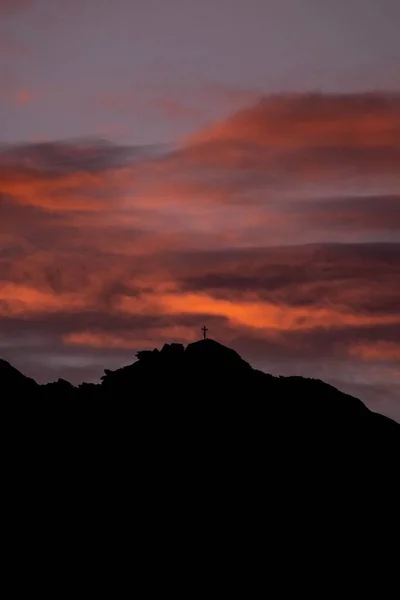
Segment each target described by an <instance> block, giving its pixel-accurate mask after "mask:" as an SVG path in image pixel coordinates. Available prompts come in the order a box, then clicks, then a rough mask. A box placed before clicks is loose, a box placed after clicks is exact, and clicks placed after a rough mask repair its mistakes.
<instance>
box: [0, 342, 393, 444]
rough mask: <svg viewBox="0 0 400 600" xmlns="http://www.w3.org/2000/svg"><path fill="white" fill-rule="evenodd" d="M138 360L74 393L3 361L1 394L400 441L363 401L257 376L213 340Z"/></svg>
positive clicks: (307, 382)
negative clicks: (38, 380) (40, 382)
mask: <svg viewBox="0 0 400 600" xmlns="http://www.w3.org/2000/svg"><path fill="white" fill-rule="evenodd" d="M137 359H138V360H136V361H135V362H134V363H133V364H131V365H129V366H126V367H123V368H121V369H117V370H116V371H110V370H108V369H105V374H104V375H103V377H102V378H101V383H99V384H87V383H82V384H81V385H79V386H77V387H75V386H73V385H72V384H70V383H69V382H68V381H65V380H63V379H59V380H58V381H57V382H54V383H48V384H45V385H38V384H37V383H36V382H35V381H34V380H33V379H30V378H28V377H25V376H24V375H22V374H21V373H20V372H19V371H18V370H17V369H14V368H13V367H12V366H11V365H9V364H8V363H7V362H6V361H3V360H0V386H1V388H0V389H1V390H2V394H3V396H4V397H7V398H13V399H17V398H18V399H20V400H22V399H23V400H29V401H30V400H32V401H43V400H51V401H52V402H54V405H53V407H54V408H53V409H56V407H57V406H58V405H57V403H58V404H59V406H63V407H64V410H65V407H66V406H68V405H65V404H62V403H63V402H65V401H67V400H68V401H71V402H78V401H79V403H78V404H77V405H76V406H77V409H78V410H81V411H84V410H85V408H87V405H86V404H85V403H86V402H87V401H89V400H97V401H104V400H107V401H108V402H110V403H111V404H109V405H108V406H109V409H110V408H111V407H113V408H112V410H114V407H115V406H116V405H118V406H120V407H122V406H124V409H123V410H127V408H126V407H128V408H129V409H130V410H132V411H133V413H137V414H146V413H148V412H149V411H152V412H153V413H154V414H153V416H154V418H157V414H155V411H156V410H157V411H158V415H160V414H164V413H165V414H166V415H172V414H174V412H175V411H177V413H178V415H176V416H179V419H181V418H184V415H187V416H188V417H189V415H190V418H192V419H196V418H197V419H199V420H201V419H206V420H207V421H208V423H209V424H210V425H211V424H212V422H213V418H214V417H216V416H217V415H218V416H219V417H220V418H224V419H225V420H226V422H227V423H228V422H229V420H231V419H233V420H234V419H235V418H237V419H243V421H242V423H243V424H244V423H246V426H249V427H250V426H251V427H256V426H257V425H259V424H260V422H262V426H263V427H264V428H266V431H268V430H269V429H270V430H273V431H274V432H275V431H276V429H277V428H278V429H279V428H281V427H283V428H291V427H293V428H295V430H296V431H297V430H301V431H303V432H304V433H305V432H307V435H308V436H309V435H311V436H315V435H318V432H322V431H323V432H324V435H325V434H326V433H327V432H328V431H332V432H333V431H334V435H335V436H339V435H344V434H346V435H347V434H350V435H357V436H359V437H360V439H361V437H363V436H369V435H370V434H371V435H373V436H374V435H375V436H378V437H379V435H381V433H382V434H383V432H384V434H383V435H384V437H385V438H386V437H388V438H389V439H390V438H392V437H394V438H396V437H397V436H399V431H400V426H399V425H398V424H396V423H395V422H393V421H392V420H390V419H388V418H386V417H384V416H382V415H378V414H376V413H373V412H371V411H370V410H368V409H367V408H366V406H365V405H364V404H363V403H362V402H361V401H360V400H357V399H356V398H354V397H352V396H349V395H347V394H344V393H343V392H340V391H339V390H337V389H335V388H334V387H332V386H330V385H328V384H326V383H323V382H322V381H320V380H316V379H307V378H303V377H274V376H272V375H268V374H266V373H263V372H261V371H258V370H255V369H253V368H252V367H251V366H250V365H249V363H247V362H246V361H245V360H243V359H242V358H241V357H240V356H239V354H237V352H235V351H234V350H232V349H230V348H227V347H226V346H223V345H222V344H219V343H218V342H216V341H214V340H211V339H206V340H201V341H198V342H194V343H192V344H189V345H188V346H187V347H186V348H185V347H184V346H183V345H181V344H165V345H164V347H163V348H162V349H161V350H158V349H154V350H152V351H151V350H144V351H141V352H138V353H137ZM36 406H39V405H36ZM40 406H43V405H42V404H41V405H40ZM70 406H74V404H72V405H70ZM260 419H261V421H260ZM252 420H253V423H252ZM242 433H243V432H242ZM270 433H271V432H270ZM371 443H372V440H371Z"/></svg>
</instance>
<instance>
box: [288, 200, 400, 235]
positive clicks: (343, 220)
mask: <svg viewBox="0 0 400 600" xmlns="http://www.w3.org/2000/svg"><path fill="white" fill-rule="evenodd" d="M288 212H290V214H291V215H292V216H294V218H296V219H298V218H302V219H304V220H307V222H309V223H310V222H311V223H313V224H315V225H317V226H321V225H322V226H325V227H335V228H347V229H351V230H353V231H359V230H361V231H363V230H368V231H379V230H389V231H398V230H400V196H399V195H394V194H392V195H380V196H369V195H363V196H350V197H344V198H341V197H339V198H326V199H318V200H313V201H310V200H309V201H306V202H293V203H291V205H290V207H288Z"/></svg>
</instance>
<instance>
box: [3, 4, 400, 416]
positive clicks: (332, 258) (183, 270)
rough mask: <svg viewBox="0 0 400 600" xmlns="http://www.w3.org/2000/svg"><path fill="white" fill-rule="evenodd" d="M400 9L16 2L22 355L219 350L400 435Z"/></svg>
mask: <svg viewBox="0 0 400 600" xmlns="http://www.w3.org/2000/svg"><path fill="white" fill-rule="evenodd" d="M399 25H400V3H399V2H398V0H380V2H375V0H202V1H201V2H198V0H145V1H144V0H143V1H142V0H79V1H78V0H68V1H66V0H0V125H1V127H0V355H1V356H2V357H3V358H4V359H6V360H8V361H10V362H11V363H12V364H13V365H14V366H16V367H17V368H19V369H20V370H22V372H24V373H25V374H26V375H29V376H33V377H35V379H36V380H38V381H40V382H45V381H51V380H54V379H57V378H59V377H63V378H65V379H69V380H70V381H72V382H74V383H79V382H81V381H83V380H86V381H97V380H99V377H100V376H101V375H102V373H103V369H104V368H117V367H119V366H122V365H123V364H129V363H131V362H132V361H133V360H134V357H135V353H136V352H137V351H138V350H140V349H144V348H153V347H160V346H161V345H162V344H163V343H165V342H171V341H175V342H182V343H185V344H186V343H189V342H191V341H194V340H196V339H199V338H200V337H201V327H203V325H204V324H206V325H207V327H208V328H209V335H210V337H213V338H214V339H216V340H218V341H220V342H221V343H224V344H227V345H229V346H231V347H233V348H235V349H236V350H237V351H238V352H240V354H241V355H242V356H243V357H244V358H245V359H246V360H249V361H250V362H251V363H252V364H253V366H255V367H257V368H261V369H263V370H265V371H267V372H270V373H272V374H274V375H278V374H280V375H303V376H307V377H317V378H320V379H323V380H325V381H327V382H329V383H332V384H333V385H335V386H336V387H338V388H339V389H342V390H343V391H346V392H348V393H351V394H353V395H355V396H357V397H358V398H360V399H361V400H363V401H364V402H365V403H366V404H367V405H368V406H369V407H370V408H371V409H372V410H376V411H378V412H382V413H384V414H387V415H389V416H391V417H392V418H395V419H396V420H398V421H400V69H399V64H400V36H399V35H398V30H399Z"/></svg>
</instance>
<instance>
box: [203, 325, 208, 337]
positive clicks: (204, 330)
mask: <svg viewBox="0 0 400 600" xmlns="http://www.w3.org/2000/svg"><path fill="white" fill-rule="evenodd" d="M207 331H208V329H207V327H206V326H205V325H204V327H203V328H202V332H203V338H204V339H206V338H207Z"/></svg>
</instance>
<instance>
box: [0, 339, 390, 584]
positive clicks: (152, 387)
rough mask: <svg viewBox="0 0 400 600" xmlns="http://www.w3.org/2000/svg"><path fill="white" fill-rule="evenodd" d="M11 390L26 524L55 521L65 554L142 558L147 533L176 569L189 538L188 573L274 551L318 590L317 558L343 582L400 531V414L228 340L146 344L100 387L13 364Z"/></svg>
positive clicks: (6, 410) (50, 526) (276, 564)
mask: <svg viewBox="0 0 400 600" xmlns="http://www.w3.org/2000/svg"><path fill="white" fill-rule="evenodd" d="M0 393H1V398H2V400H3V402H2V404H1V405H2V409H3V413H2V415H3V422H4V423H5V424H6V426H5V427H4V429H6V430H7V437H6V440H8V441H6V445H5V447H6V449H7V450H8V452H7V456H9V457H10V458H9V459H8V461H6V464H7V466H8V468H9V471H10V477H9V478H8V489H11V490H13V491H14V492H13V495H12V496H11V498H12V503H13V507H12V509H13V510H14V509H16V511H17V514H18V519H21V515H27V516H26V517H24V518H23V521H22V523H23V527H24V532H25V530H27V531H30V529H31V528H32V523H37V526H36V529H35V526H34V534H33V535H32V540H36V539H39V538H40V537H41V536H43V528H42V523H43V522H44V523H46V527H47V529H46V535H47V537H49V538H50V536H56V537H57V539H58V538H59V539H60V540H61V541H60V543H61V544H62V545H65V552H72V550H73V551H74V552H75V550H77V552H78V554H79V553H80V552H86V548H87V546H86V545H85V544H86V542H85V543H84V544H83V546H82V547H83V548H84V550H81V549H80V541H81V539H82V540H87V539H89V540H90V544H91V546H90V547H91V548H92V551H93V552H94V554H93V556H95V557H96V556H97V554H96V553H97V552H98V551H100V552H101V553H104V552H106V556H107V557H108V556H109V553H108V550H107V548H106V547H108V545H109V547H110V548H111V553H112V554H113V553H114V551H117V555H116V556H118V560H119V561H120V560H126V561H127V560H130V558H131V552H132V551H131V550H130V549H129V550H128V547H129V548H130V547H131V545H132V544H136V546H135V547H137V548H138V549H139V554H143V555H144V556H148V555H149V553H150V555H151V552H153V551H155V550H154V548H157V552H159V553H160V554H161V555H162V559H161V564H163V565H164V566H165V568H167V565H169V559H170V556H171V557H172V558H171V560H172V559H173V556H174V547H175V546H176V545H177V544H178V545H179V546H180V547H181V548H182V552H183V554H184V555H186V552H187V550H188V551H189V554H188V557H187V558H186V557H185V556H184V558H183V559H182V560H183V563H182V564H184V565H185V568H186V563H187V562H189V560H190V556H195V557H197V558H196V559H197V560H202V558H201V557H204V556H207V557H208V556H212V557H213V560H214V561H215V564H217V565H218V568H221V560H222V562H224V563H225V564H226V563H229V564H237V567H236V568H243V565H245V568H246V569H248V572H249V573H250V572H251V571H252V570H253V569H254V565H259V569H262V572H264V569H265V566H264V562H265V552H267V551H268V553H270V555H271V556H272V558H270V557H268V563H269V565H270V567H269V569H270V571H271V573H269V575H268V576H269V577H270V576H271V574H272V575H274V572H275V569H283V572H285V574H287V573H290V574H291V575H293V574H295V573H296V569H297V575H295V583H296V586H298V583H297V582H298V581H299V580H298V579H297V578H298V577H299V572H300V571H302V572H303V576H304V573H307V572H308V571H307V569H308V570H311V571H312V572H313V575H312V578H313V580H314V582H315V585H316V581H317V580H316V579H315V577H316V576H315V574H314V572H315V569H316V568H317V569H318V572H319V573H322V572H323V569H325V570H327V572H328V573H329V574H327V575H326V581H331V579H332V578H333V579H334V580H336V579H337V577H338V570H339V577H340V578H341V579H342V580H343V579H345V573H344V568H343V566H340V565H343V564H344V561H345V560H347V561H348V564H349V565H350V567H349V568H351V569H353V568H354V561H355V557H356V558H357V557H359V556H361V553H362V552H363V551H365V552H366V553H367V554H368V555H369V558H371V556H374V557H375V560H377V557H379V555H382V549H383V548H385V547H387V548H392V547H395V544H396V542H397V541H398V535H397V533H396V532H397V528H396V526H395V524H396V522H398V510H399V505H400V504H399V502H400V498H399V490H398V476H396V472H398V464H399V456H400V425H398V424H397V423H395V422H394V421H392V420H391V419H388V418H386V417H384V416H382V415H379V414H376V413H373V412H372V411H370V410H369V409H368V408H367V407H366V406H365V405H364V404H363V403H362V402H361V401H360V400H358V399H357V398H354V397H352V396H349V395H347V394H344V393H342V392H340V391H339V390H337V389H335V388H333V387H332V386H330V385H328V384H326V383H323V382H322V381H319V380H316V379H306V378H302V377H274V376H272V375H268V374H266V373H263V372H261V371H258V370H255V369H253V368H252V367H251V366H250V364H249V363H248V362H246V361H245V360H243V359H242V358H241V357H240V356H239V354H238V353H237V352H235V351H234V350H232V349H230V348H227V347H226V346H223V345H222V344H219V343H218V342H216V341H214V340H212V339H206V340H201V341H198V342H194V343H192V344H189V345H188V346H187V347H186V348H185V347H184V346H183V345H182V344H165V345H164V346H163V347H162V348H161V350H158V349H154V350H144V351H141V352H138V353H137V360H136V361H135V362H134V363H133V364H131V365H128V366H125V367H122V368H120V369H117V370H113V371H112V370H105V373H104V375H103V377H102V378H101V383H99V384H92V383H82V384H81V385H79V386H73V385H71V384H70V383H69V382H67V381H65V380H62V379H59V380H58V381H56V382H54V383H49V384H46V385H38V384H37V383H35V382H34V381H33V380H32V379H29V378H27V377H25V376H24V375H22V374H21V373H19V371H17V370H16V369H14V368H13V367H12V366H11V365H9V364H8V363H7V362H5V361H1V362H0ZM26 507H28V509H27V508H26ZM38 516H40V518H39V519H38ZM49 532H50V533H49ZM82 532H83V533H82ZM24 535H25V533H24ZM19 539H24V538H18V540H19ZM51 539H52V538H51ZM64 540H69V542H68V543H65V541H64ZM33 543H35V544H36V542H34V541H32V544H33ZM49 547H50V548H53V546H52V545H51V544H50V545H49ZM32 548H33V546H32ZM35 548H36V546H35ZM171 552H172V555H171ZM32 553H33V550H32ZM221 553H222V556H221ZM346 553H347V555H348V556H347V558H346V559H345V558H344V557H345V556H346ZM330 555H332V556H333V558H332V559H331V558H329V557H330ZM338 555H340V558H339V559H338ZM57 556H58V555H57ZM82 560H83V559H82ZM96 560H98V559H96ZM108 560H109V558H107V561H108ZM271 560H272V561H273V562H272V563H271ZM85 561H86V558H85V559H84V560H83V563H82V564H86V562H85ZM235 561H236V563H235ZM338 561H340V562H338ZM67 564H69V563H67ZM152 564H153V563H152V562H151V561H150V565H152ZM180 564H181V563H180ZM201 564H202V563H201ZM261 564H262V565H263V566H261ZM302 564H304V566H303V567H302V568H300V565H302ZM316 565H318V567H316ZM129 568H130V567H129ZM396 572H397V571H396ZM277 573H280V571H279V570H278V571H277ZM231 577H233V576H231ZM278 579H279V577H278ZM281 584H282V581H281V580H280V583H279V585H281ZM324 585H325V586H326V585H327V584H326V582H325V584H324Z"/></svg>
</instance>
